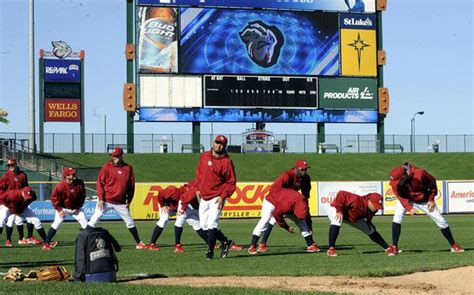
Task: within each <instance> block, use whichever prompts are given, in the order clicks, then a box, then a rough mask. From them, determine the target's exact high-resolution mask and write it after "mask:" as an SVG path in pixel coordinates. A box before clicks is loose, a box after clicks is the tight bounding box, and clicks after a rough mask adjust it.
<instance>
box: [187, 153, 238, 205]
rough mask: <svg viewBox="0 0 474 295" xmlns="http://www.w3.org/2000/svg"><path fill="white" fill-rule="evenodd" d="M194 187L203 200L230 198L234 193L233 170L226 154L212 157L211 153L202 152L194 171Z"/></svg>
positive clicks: (232, 165)
mask: <svg viewBox="0 0 474 295" xmlns="http://www.w3.org/2000/svg"><path fill="white" fill-rule="evenodd" d="M195 182H196V186H197V190H198V191H199V192H200V193H201V196H202V198H203V199H204V200H206V201H208V200H211V199H213V198H215V197H218V196H220V197H221V198H222V199H226V198H228V197H230V196H231V195H232V194H233V193H234V191H235V187H236V186H235V183H236V179H235V170H234V164H233V163H232V160H231V159H230V158H229V156H228V155H227V153H224V154H223V155H221V156H220V157H217V158H216V157H213V156H212V151H207V152H204V153H203V154H202V155H201V157H200V158H199V162H198V166H197V169H196V179H195Z"/></svg>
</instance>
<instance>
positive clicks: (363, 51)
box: [339, 14, 377, 77]
mask: <svg viewBox="0 0 474 295" xmlns="http://www.w3.org/2000/svg"><path fill="white" fill-rule="evenodd" d="M376 24H377V22H376V18H375V15H361V14H341V15H340V16H339V26H340V28H341V32H340V34H341V70H342V75H343V76H372V77H375V76H377V42H376V40H377V34H376V28H377V25H376Z"/></svg>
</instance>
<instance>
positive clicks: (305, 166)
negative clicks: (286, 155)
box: [295, 160, 311, 169]
mask: <svg viewBox="0 0 474 295" xmlns="http://www.w3.org/2000/svg"><path fill="white" fill-rule="evenodd" d="M295 167H296V168H301V169H308V168H311V166H309V165H308V162H306V161H305V160H297V161H296V163H295Z"/></svg>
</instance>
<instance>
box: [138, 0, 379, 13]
mask: <svg viewBox="0 0 474 295" xmlns="http://www.w3.org/2000/svg"><path fill="white" fill-rule="evenodd" d="M137 3H138V4H139V5H161V6H164V5H174V6H200V7H205V6H220V7H233V8H269V9H272V8H273V9H282V10H283V9H296V10H325V11H341V12H357V13H363V12H375V0H344V1H342V0H339V1H336V0H302V1H294V0H292V1H288V0H137Z"/></svg>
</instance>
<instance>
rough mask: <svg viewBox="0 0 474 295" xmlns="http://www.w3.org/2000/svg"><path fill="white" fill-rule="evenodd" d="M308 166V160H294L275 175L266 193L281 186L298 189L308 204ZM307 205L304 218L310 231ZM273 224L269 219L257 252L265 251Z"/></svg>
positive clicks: (270, 192) (311, 227)
mask: <svg viewBox="0 0 474 295" xmlns="http://www.w3.org/2000/svg"><path fill="white" fill-rule="evenodd" d="M309 168H311V167H310V166H309V165H308V162H306V161H305V160H297V161H296V162H295V167H293V168H291V169H290V170H288V171H285V172H283V173H282V174H280V176H278V177H277V179H276V180H275V181H274V182H273V184H272V185H271V187H270V191H269V193H268V195H271V194H275V193H276V192H278V190H280V189H282V188H286V189H292V190H294V191H300V192H301V194H302V195H303V196H304V198H305V202H306V205H308V200H309V197H310V196H309V193H310V191H311V177H310V176H309V175H308V169H309ZM307 207H308V212H307V215H306V219H305V220H306V224H307V226H308V228H309V230H310V231H312V230H313V222H312V220H311V214H310V213H309V205H308V206H307ZM274 224H275V220H274V219H271V220H270V222H269V224H268V226H267V229H266V230H265V232H264V234H263V237H262V241H261V243H260V244H259V245H258V248H257V250H258V252H261V253H265V252H266V251H267V241H268V238H269V237H270V233H271V231H272V229H273V225H274Z"/></svg>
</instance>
